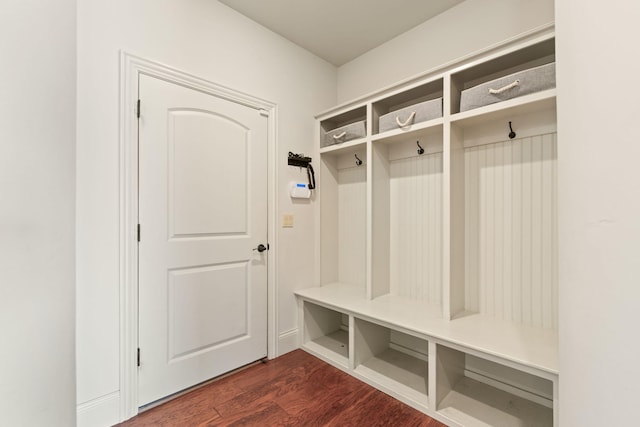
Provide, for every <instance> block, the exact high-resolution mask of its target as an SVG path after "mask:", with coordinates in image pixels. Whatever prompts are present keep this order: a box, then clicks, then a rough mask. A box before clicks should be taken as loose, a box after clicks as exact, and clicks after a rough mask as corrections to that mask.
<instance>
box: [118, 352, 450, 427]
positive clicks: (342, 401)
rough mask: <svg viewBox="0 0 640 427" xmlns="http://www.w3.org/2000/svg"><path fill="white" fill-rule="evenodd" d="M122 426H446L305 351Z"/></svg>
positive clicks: (201, 390) (244, 372) (225, 380)
mask: <svg viewBox="0 0 640 427" xmlns="http://www.w3.org/2000/svg"><path fill="white" fill-rule="evenodd" d="M118 425H119V426H122V427H140V426H167V427H174V426H185V427H186V426H189V427H191V426H367V427H369V426H402V427H408V426H415V427H418V426H421V427H441V426H445V425H444V424H442V423H440V422H438V421H436V420H434V419H432V418H430V417H428V416H426V415H424V414H423V413H421V412H419V411H416V410H415V409H413V408H411V407H409V406H407V405H405V404H403V403H401V402H399V401H397V400H395V399H394V398H392V397H390V396H388V395H386V394H384V393H382V392H381V391H379V390H376V389H375V388H373V387H371V386H369V385H368V384H365V383H363V382H361V381H359V380H357V379H355V378H353V377H351V376H350V375H348V374H346V373H344V372H342V371H340V370H339V369H336V368H334V367H333V366H331V365H329V364H327V363H325V362H323V361H321V360H319V359H317V358H316V357H314V356H312V355H310V354H308V353H306V352H304V351H302V350H296V351H293V352H291V353H288V354H285V355H283V356H281V357H279V358H277V359H274V360H270V361H268V362H267V363H264V364H257V365H255V366H252V367H249V368H247V369H245V370H242V371H240V372H237V373H235V374H233V375H230V376H228V377H226V378H222V379H220V380H218V381H215V382H212V383H210V384H208V385H205V386H203V387H201V388H198V389H196V390H194V391H192V392H189V393H187V394H185V395H183V396H180V397H177V398H176V399H174V400H171V401H169V402H167V403H165V404H163V405H160V406H158V407H155V408H153V409H150V410H148V411H146V412H143V413H142V414H140V415H138V416H137V417H134V418H132V419H130V420H128V421H125V422H123V423H121V424H118Z"/></svg>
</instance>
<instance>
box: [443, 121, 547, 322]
mask: <svg viewBox="0 0 640 427" xmlns="http://www.w3.org/2000/svg"><path fill="white" fill-rule="evenodd" d="M512 119H513V123H514V125H516V126H517V127H516V129H517V136H516V137H515V138H514V139H509V138H508V137H507V135H506V133H507V131H508V127H507V123H506V122H505V121H502V120H497V121H493V122H486V123H483V124H482V125H479V126H474V127H467V128H464V129H457V131H453V132H452V135H453V137H452V145H457V146H458V148H459V149H458V150H457V151H455V153H456V154H455V155H454V156H453V158H454V168H453V169H452V184H453V185H452V187H451V191H452V200H454V201H455V202H456V204H455V210H454V209H452V216H451V221H452V228H454V229H456V230H464V231H460V233H459V234H458V235H457V236H456V237H457V238H456V239H452V247H453V249H454V254H455V255H456V256H455V257H454V258H453V259H452V265H453V267H454V269H455V271H456V272H457V273H458V275H454V279H455V280H452V282H451V287H452V295H453V297H452V298H451V303H452V307H451V315H452V317H454V318H455V317H456V316H457V315H460V314H464V313H479V314H482V315H486V316H489V317H491V318H495V319H499V320H505V321H510V322H514V323H521V324H525V325H530V326H535V327H540V328H546V329H552V330H557V325H558V313H557V307H558V261H557V258H558V257H557V251H558V250H557V244H558V243H557V240H558V237H557V190H556V187H557V185H556V180H557V171H556V163H557V133H556V124H555V110H550V111H547V112H540V113H537V114H532V115H527V116H514V117H512Z"/></svg>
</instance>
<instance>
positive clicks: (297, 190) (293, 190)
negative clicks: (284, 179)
mask: <svg viewBox="0 0 640 427" xmlns="http://www.w3.org/2000/svg"><path fill="white" fill-rule="evenodd" d="M289 194H290V195H291V198H292V199H309V198H310V197H311V190H309V185H308V184H307V183H306V182H296V181H291V182H290V183H289Z"/></svg>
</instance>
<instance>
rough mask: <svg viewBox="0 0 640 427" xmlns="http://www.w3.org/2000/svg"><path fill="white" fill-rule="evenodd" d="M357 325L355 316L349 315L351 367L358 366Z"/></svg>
mask: <svg viewBox="0 0 640 427" xmlns="http://www.w3.org/2000/svg"><path fill="white" fill-rule="evenodd" d="M355 328H356V326H355V318H354V317H353V316H352V315H349V369H355V368H356V366H357V365H356V362H355V355H356V329H355Z"/></svg>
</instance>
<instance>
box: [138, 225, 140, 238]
mask: <svg viewBox="0 0 640 427" xmlns="http://www.w3.org/2000/svg"><path fill="white" fill-rule="evenodd" d="M139 241H140V224H138V242H139Z"/></svg>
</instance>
